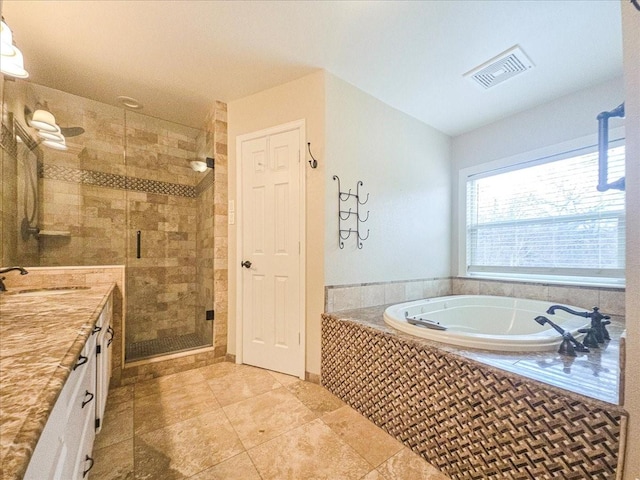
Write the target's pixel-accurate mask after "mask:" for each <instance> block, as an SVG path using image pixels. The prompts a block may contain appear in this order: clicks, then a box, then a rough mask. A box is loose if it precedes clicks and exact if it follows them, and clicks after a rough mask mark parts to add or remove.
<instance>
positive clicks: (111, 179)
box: [38, 163, 197, 198]
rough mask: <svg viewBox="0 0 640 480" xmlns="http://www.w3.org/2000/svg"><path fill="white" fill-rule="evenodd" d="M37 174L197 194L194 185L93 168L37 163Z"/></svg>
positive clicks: (123, 187)
mask: <svg viewBox="0 0 640 480" xmlns="http://www.w3.org/2000/svg"><path fill="white" fill-rule="evenodd" d="M38 176H39V177H40V178H44V179H50V180H63V181H65V182H74V183H80V184H84V185H96V186H99V187H108V188H117V189H119V190H134V191H137V192H145V193H156V194H159V195H172V196H176V197H188V198H196V196H197V194H196V187H194V186H191V185H182V184H179V183H169V182H160V181H157V180H146V179H144V178H135V177H130V176H127V175H117V174H114V173H105V172H97V171H95V170H81V169H78V168H70V167H64V166H61V165H50V164H46V163H40V164H39V165H38Z"/></svg>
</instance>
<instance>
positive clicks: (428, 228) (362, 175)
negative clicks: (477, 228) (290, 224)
mask: <svg viewBox="0 0 640 480" xmlns="http://www.w3.org/2000/svg"><path fill="white" fill-rule="evenodd" d="M326 116H327V121H326V125H327V126H326V129H327V132H326V150H325V152H326V153H325V157H326V160H325V163H326V170H325V175H324V178H325V182H326V199H325V218H326V227H325V228H326V229H325V246H324V253H325V259H324V265H325V267H324V268H325V283H326V284H327V285H345V284H355V283H371V282H389V281H406V280H417V279H427V278H438V277H448V276H449V272H450V263H451V262H450V252H451V231H450V225H451V224H450V215H451V214H450V211H451V206H450V200H451V138H450V137H449V136H448V135H445V134H444V133H442V132H440V131H438V130H436V129H435V128H433V127H430V126H429V125H426V124H425V123H423V122H420V121H419V120H416V119H415V118H413V117H411V116H409V115H407V114H405V113H402V112H400V111H398V110H396V109H394V108H392V107H390V106H389V105H386V104H384V103H382V102H381V101H380V100H378V99H376V98H374V97H372V96H371V95H368V94H366V93H365V92H363V91H362V90H359V89H358V88H356V87H354V86H353V85H351V84H349V83H347V82H345V81H343V80H341V79H339V78H337V77H335V76H333V75H330V74H327V83H326ZM333 175H337V176H338V177H339V178H340V183H341V189H342V190H343V191H349V189H351V190H352V192H353V193H355V191H356V184H357V182H358V181H362V182H363V186H362V187H360V192H361V194H362V195H364V198H363V199H362V201H364V200H365V199H366V195H367V194H369V200H368V201H367V203H366V204H365V205H362V206H361V207H360V213H361V215H362V217H363V218H366V214H367V211H369V212H370V214H369V218H368V220H367V221H366V222H364V223H360V225H359V228H360V231H361V235H362V236H363V237H366V235H367V230H369V232H370V233H369V237H368V238H367V239H366V240H364V241H363V242H362V249H359V248H358V246H357V244H356V242H357V241H356V239H355V235H354V234H352V235H351V237H350V238H348V239H346V240H344V248H340V246H339V244H338V182H337V181H334V180H333ZM349 208H352V210H355V199H354V198H353V197H351V198H349V199H347V200H346V201H344V202H340V210H343V211H348V209H349ZM340 223H341V224H342V227H341V228H343V229H344V228H355V216H351V218H348V219H347V220H346V221H344V222H340Z"/></svg>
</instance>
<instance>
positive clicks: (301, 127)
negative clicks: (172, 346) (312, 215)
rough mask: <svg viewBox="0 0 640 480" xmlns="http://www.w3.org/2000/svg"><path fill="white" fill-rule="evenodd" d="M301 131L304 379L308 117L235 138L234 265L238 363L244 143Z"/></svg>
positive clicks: (301, 363) (302, 361)
mask: <svg viewBox="0 0 640 480" xmlns="http://www.w3.org/2000/svg"><path fill="white" fill-rule="evenodd" d="M291 130H298V132H299V134H300V135H299V138H300V145H299V150H298V163H299V165H300V169H299V177H298V181H299V182H300V218H299V232H298V235H299V238H300V256H299V258H300V264H299V275H300V290H299V312H298V316H299V325H298V328H299V330H300V349H299V354H298V355H299V358H298V377H299V378H300V379H301V380H304V379H305V373H306V372H305V367H306V302H305V300H306V283H307V282H306V263H307V262H306V230H307V228H306V212H307V209H306V196H307V188H306V173H307V171H306V168H305V160H304V158H305V155H304V152H305V150H304V145H306V136H305V135H306V124H305V120H304V119H301V120H296V121H293V122H289V123H284V124H282V125H276V126H274V127H270V128H266V129H264V130H258V131H256V132H251V133H246V134H244V135H238V136H237V137H236V209H235V210H236V212H235V214H236V252H237V255H236V263H237V265H236V266H235V267H234V268H237V270H236V271H237V272H239V273H238V274H237V275H236V363H238V364H241V363H243V358H242V350H243V348H242V344H243V342H242V340H243V338H244V330H243V326H244V320H243V315H244V308H243V294H242V292H243V279H244V277H245V276H244V275H242V272H241V271H240V264H239V262H241V261H242V258H241V257H242V251H243V248H244V244H243V233H244V231H243V223H242V222H243V221H244V219H243V218H242V207H243V201H242V200H243V197H244V192H243V189H242V180H243V176H242V143H243V142H246V141H249V140H254V139H256V138H260V137H265V136H269V135H274V134H277V133H283V132H286V131H291Z"/></svg>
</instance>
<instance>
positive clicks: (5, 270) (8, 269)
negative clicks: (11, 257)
mask: <svg viewBox="0 0 640 480" xmlns="http://www.w3.org/2000/svg"><path fill="white" fill-rule="evenodd" d="M13 270H20V275H26V274H27V273H29V272H27V271H26V270H25V269H24V268H22V267H7V268H0V273H7V272H12V271H13Z"/></svg>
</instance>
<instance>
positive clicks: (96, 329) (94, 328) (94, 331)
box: [91, 326, 102, 335]
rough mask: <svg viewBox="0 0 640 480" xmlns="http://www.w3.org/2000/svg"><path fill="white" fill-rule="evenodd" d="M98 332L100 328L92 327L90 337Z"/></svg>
mask: <svg viewBox="0 0 640 480" xmlns="http://www.w3.org/2000/svg"><path fill="white" fill-rule="evenodd" d="M100 330H102V327H98V326H95V327H93V330H91V335H95V334H96V333H98V332H99V331H100Z"/></svg>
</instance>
